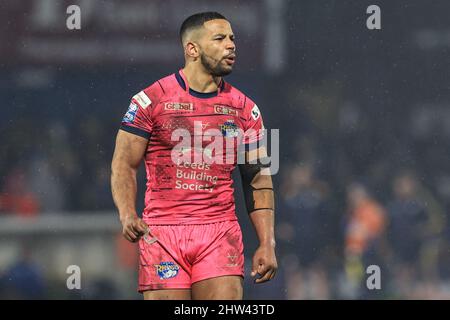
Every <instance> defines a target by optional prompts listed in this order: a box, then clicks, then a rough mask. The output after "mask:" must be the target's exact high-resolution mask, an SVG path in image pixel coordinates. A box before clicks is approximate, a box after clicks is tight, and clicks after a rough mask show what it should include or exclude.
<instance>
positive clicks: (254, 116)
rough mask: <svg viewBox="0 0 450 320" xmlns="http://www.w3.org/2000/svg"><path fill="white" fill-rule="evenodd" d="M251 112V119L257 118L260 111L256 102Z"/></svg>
mask: <svg viewBox="0 0 450 320" xmlns="http://www.w3.org/2000/svg"><path fill="white" fill-rule="evenodd" d="M251 114H252V118H253V120H258V118H259V116H260V115H261V112H259V108H258V106H257V105H256V104H255V105H254V106H253V108H252V111H251Z"/></svg>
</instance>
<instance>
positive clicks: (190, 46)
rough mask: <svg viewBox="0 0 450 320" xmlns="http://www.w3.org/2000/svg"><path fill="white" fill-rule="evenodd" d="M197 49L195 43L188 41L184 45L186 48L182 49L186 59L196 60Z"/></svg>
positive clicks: (198, 54)
mask: <svg viewBox="0 0 450 320" xmlns="http://www.w3.org/2000/svg"><path fill="white" fill-rule="evenodd" d="M199 49H200V48H199V46H198V45H197V44H196V43H194V42H191V41H189V42H188V43H186V46H185V47H184V52H185V54H186V55H187V56H188V57H191V58H198V57H199V56H200V50H199Z"/></svg>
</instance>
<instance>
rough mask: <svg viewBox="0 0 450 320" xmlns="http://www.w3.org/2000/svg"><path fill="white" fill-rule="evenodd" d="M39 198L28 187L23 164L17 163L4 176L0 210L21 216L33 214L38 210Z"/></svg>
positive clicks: (0, 194)
mask: <svg viewBox="0 0 450 320" xmlns="http://www.w3.org/2000/svg"><path fill="white" fill-rule="evenodd" d="M39 209H40V203H39V200H38V198H37V196H36V194H34V193H33V192H31V190H30V188H29V181H28V180H27V176H26V173H25V170H24V169H23V166H21V165H17V166H16V167H15V168H13V169H12V170H11V171H10V172H9V174H8V175H7V176H6V178H5V184H4V185H3V188H2V190H1V193H0V211H2V212H6V213H15V214H18V215H22V216H34V215H36V214H37V213H38V212H39Z"/></svg>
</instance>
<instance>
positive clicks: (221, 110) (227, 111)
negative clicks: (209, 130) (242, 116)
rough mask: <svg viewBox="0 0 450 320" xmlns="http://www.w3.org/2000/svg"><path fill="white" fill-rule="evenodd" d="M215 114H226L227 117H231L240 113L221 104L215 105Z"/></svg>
mask: <svg viewBox="0 0 450 320" xmlns="http://www.w3.org/2000/svg"><path fill="white" fill-rule="evenodd" d="M214 113H218V114H226V115H230V116H237V115H238V111H237V110H235V109H232V108H230V107H227V106H223V105H220V104H215V105H214Z"/></svg>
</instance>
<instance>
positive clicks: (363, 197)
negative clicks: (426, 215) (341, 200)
mask: <svg viewBox="0 0 450 320" xmlns="http://www.w3.org/2000/svg"><path fill="white" fill-rule="evenodd" d="M347 202H348V214H349V215H348V221H347V223H346V230H345V271H346V275H347V280H348V281H349V282H350V283H351V284H352V286H353V287H354V289H355V290H356V291H358V290H360V289H361V288H360V286H361V284H362V280H363V275H364V274H365V268H366V267H367V266H368V265H371V264H376V265H380V264H381V260H380V257H379V254H380V252H379V251H380V250H381V245H382V241H383V233H384V230H385V225H386V213H385V210H384V208H383V207H382V206H381V204H380V203H378V202H377V201H376V200H375V199H374V198H373V197H372V196H371V195H370V194H369V192H368V190H367V188H366V187H365V186H364V185H362V184H360V183H352V184H351V185H350V186H349V187H348V189H347Z"/></svg>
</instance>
